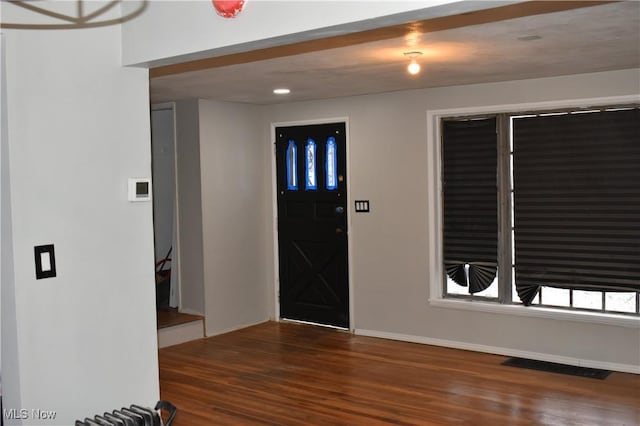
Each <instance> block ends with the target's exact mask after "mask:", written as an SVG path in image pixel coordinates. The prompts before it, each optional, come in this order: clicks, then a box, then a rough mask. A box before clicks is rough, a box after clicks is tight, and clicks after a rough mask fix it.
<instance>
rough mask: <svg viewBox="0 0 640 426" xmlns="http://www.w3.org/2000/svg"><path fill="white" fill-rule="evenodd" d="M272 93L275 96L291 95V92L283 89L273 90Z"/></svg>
mask: <svg viewBox="0 0 640 426" xmlns="http://www.w3.org/2000/svg"><path fill="white" fill-rule="evenodd" d="M273 93H275V94H276V95H288V94H289V93H291V90H289V89H285V88H284V87H283V88H280V89H273Z"/></svg>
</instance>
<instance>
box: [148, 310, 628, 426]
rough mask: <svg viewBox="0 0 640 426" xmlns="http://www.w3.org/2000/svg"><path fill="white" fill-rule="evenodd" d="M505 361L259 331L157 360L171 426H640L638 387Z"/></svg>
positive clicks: (618, 377)
mask: <svg viewBox="0 0 640 426" xmlns="http://www.w3.org/2000/svg"><path fill="white" fill-rule="evenodd" d="M505 359H506V357H502V356H497V355H489V354H482V353H476V352H468V351H461V350H455V349H447V348H440V347H435V346H427V345H419V344H412V343H404V342H395V341H389V340H383V339H375V338H369V337H362V336H354V335H351V334H348V333H345V332H340V331H335V330H331V329H326V328H321V327H314V326H308V325H301V324H291V323H274V322H269V323H264V324H260V325H257V326H254V327H249V328H246V329H243V330H239V331H235V332H232V333H228V334H224V335H220V336H216V337H212V338H208V339H203V340H200V341H196V342H189V343H185V344H183V345H178V346H173V347H170V348H165V349H161V350H160V387H161V397H162V398H163V399H166V400H169V401H171V402H172V403H174V404H175V405H176V406H177V407H178V410H179V412H178V416H177V417H176V420H175V422H174V423H173V426H211V425H367V426H369V425H372V426H375V425H389V424H393V425H491V426H501V425H516V426H517V425H575V426H584V425H593V426H605V425H629V426H637V425H640V376H639V375H633V374H624V373H613V374H611V375H610V376H609V377H608V378H607V379H606V380H595V379H589V378H582V377H574V376H567V375H560V374H554V373H545V372H540V371H532V370H525V369H519V368H513V367H505V366H502V365H500V363H501V362H502V361H504V360H505Z"/></svg>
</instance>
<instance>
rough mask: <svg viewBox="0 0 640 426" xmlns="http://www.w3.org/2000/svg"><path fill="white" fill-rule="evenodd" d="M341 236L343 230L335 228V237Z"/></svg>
mask: <svg viewBox="0 0 640 426" xmlns="http://www.w3.org/2000/svg"><path fill="white" fill-rule="evenodd" d="M342 234H344V229H342V228H336V235H342Z"/></svg>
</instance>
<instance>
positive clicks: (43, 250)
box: [33, 244, 56, 280]
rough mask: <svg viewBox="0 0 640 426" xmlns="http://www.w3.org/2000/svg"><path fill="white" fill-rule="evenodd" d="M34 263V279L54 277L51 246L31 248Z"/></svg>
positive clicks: (53, 257)
mask: <svg viewBox="0 0 640 426" xmlns="http://www.w3.org/2000/svg"><path fill="white" fill-rule="evenodd" d="M33 251H34V255H35V261H36V279H37V280H39V279H42V278H53V277H55V276H56V256H55V252H54V249H53V244H47V245H44V246H35V247H34V248H33Z"/></svg>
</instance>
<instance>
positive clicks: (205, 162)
mask: <svg viewBox="0 0 640 426" xmlns="http://www.w3.org/2000/svg"><path fill="white" fill-rule="evenodd" d="M260 111H261V109H260V108H259V107H255V106H250V105H242V104H232V103H225V102H214V101H207V100H200V101H199V117H200V160H201V165H202V167H201V174H202V217H203V247H204V279H205V298H206V302H205V305H206V329H207V334H208V335H214V334H218V333H221V332H224V331H229V330H232V329H236V328H240V327H242V326H246V325H250V324H255V323H258V322H262V321H266V320H267V319H268V318H269V311H268V308H267V307H268V301H269V299H270V295H268V294H267V288H268V281H269V278H270V276H269V275H267V269H266V268H267V266H266V264H267V262H268V258H267V256H265V246H266V235H267V229H265V227H264V226H263V221H264V218H265V217H266V216H268V215H269V214H270V210H267V204H268V203H267V200H269V194H268V193H265V191H264V190H263V188H264V186H263V183H264V181H265V180H269V179H268V174H267V164H266V160H267V158H266V156H265V155H264V150H263V147H264V145H263V143H262V142H263V138H264V135H265V134H266V132H267V131H268V126H264V125H262V120H261V119H260Z"/></svg>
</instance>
